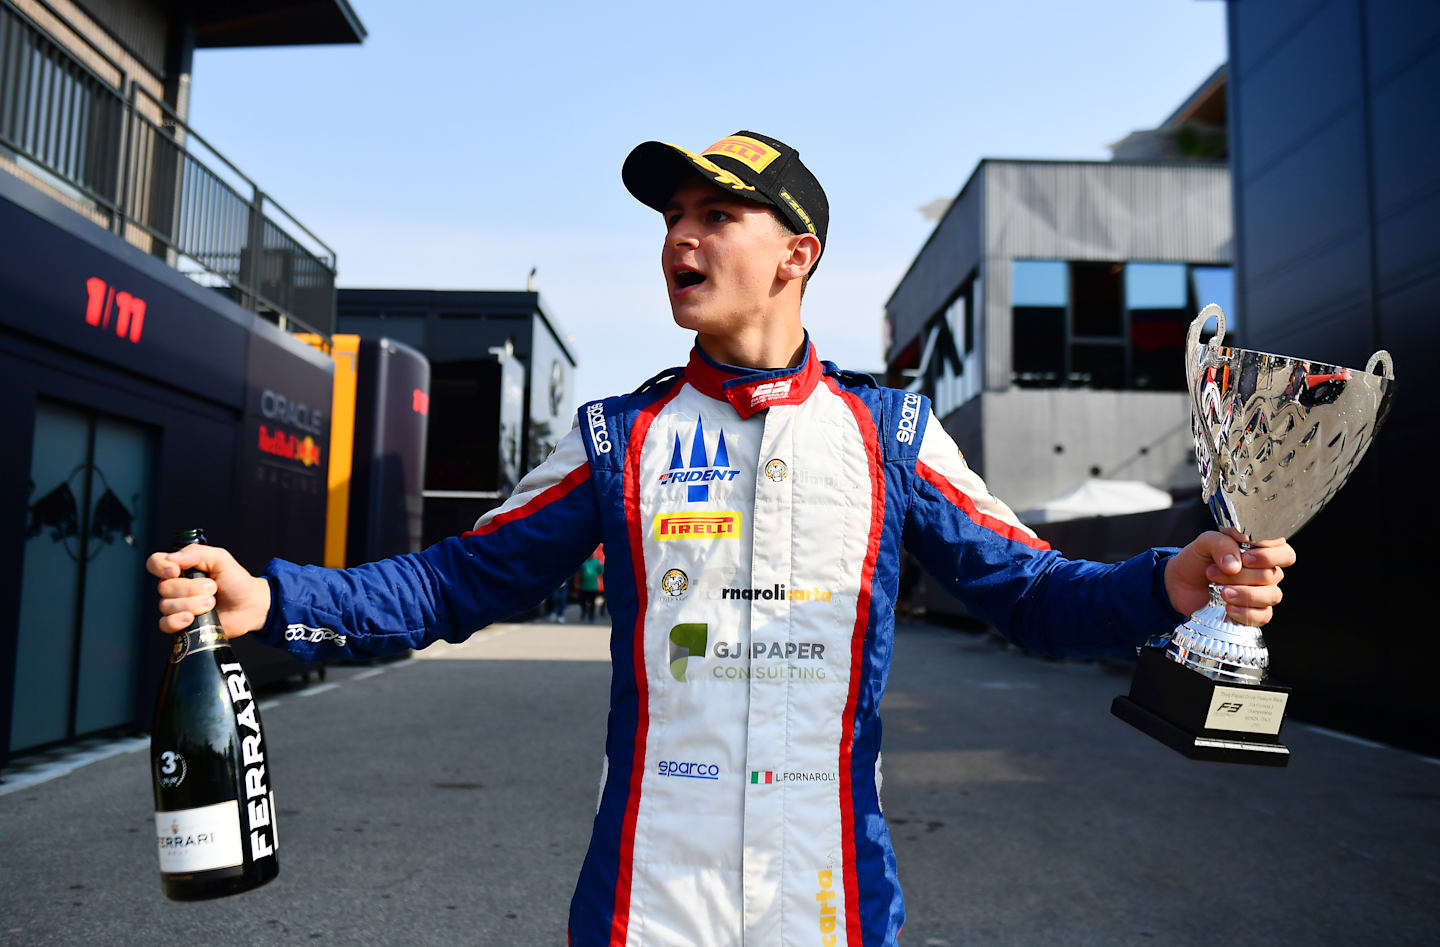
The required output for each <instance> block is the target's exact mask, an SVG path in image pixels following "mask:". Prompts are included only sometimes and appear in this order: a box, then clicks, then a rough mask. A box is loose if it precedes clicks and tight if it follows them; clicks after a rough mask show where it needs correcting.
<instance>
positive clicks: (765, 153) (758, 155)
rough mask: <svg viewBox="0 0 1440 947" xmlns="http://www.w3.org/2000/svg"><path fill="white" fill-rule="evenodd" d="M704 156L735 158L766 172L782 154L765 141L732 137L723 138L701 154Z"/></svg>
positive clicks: (741, 136) (740, 136)
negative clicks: (771, 163)
mask: <svg viewBox="0 0 1440 947" xmlns="http://www.w3.org/2000/svg"><path fill="white" fill-rule="evenodd" d="M700 153H701V154H702V155H725V156H726V157H727V158H735V159H736V160H739V161H743V162H745V163H746V164H748V165H749V166H750V167H752V168H754V169H755V170H756V171H764V170H765V168H766V167H767V166H768V165H769V164H770V162H772V161H774V160H775V159H776V158H778V157H780V152H779V151H778V150H776V149H775V148H772V147H771V146H769V145H767V144H765V143H764V142H763V141H756V140H755V139H753V138H747V137H746V136H744V135H732V136H731V137H729V138H722V139H720V140H719V141H717V142H715V144H713V145H711V146H710V147H709V148H706V149H705V150H704V151H702V152H700Z"/></svg>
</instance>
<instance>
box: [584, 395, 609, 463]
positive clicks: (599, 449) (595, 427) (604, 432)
mask: <svg viewBox="0 0 1440 947" xmlns="http://www.w3.org/2000/svg"><path fill="white" fill-rule="evenodd" d="M585 422H586V423H587V424H588V425H589V427H590V441H591V443H593V444H594V445H595V453H597V454H608V453H610V447H611V443H610V431H609V429H607V428H606V427H605V406H604V405H603V404H601V403H600V402H598V401H597V402H596V403H594V404H592V405H590V406H589V407H588V408H586V409H585Z"/></svg>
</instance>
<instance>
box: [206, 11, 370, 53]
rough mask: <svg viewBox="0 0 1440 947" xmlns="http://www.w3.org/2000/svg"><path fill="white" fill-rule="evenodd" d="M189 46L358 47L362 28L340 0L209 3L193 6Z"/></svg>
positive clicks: (363, 28)
mask: <svg viewBox="0 0 1440 947" xmlns="http://www.w3.org/2000/svg"><path fill="white" fill-rule="evenodd" d="M193 15H194V16H195V17H196V23H195V46H196V48H199V49H209V48H215V47H221V46H306V45H312V44H318V43H359V42H361V41H363V40H364V39H365V26H364V24H362V23H361V22H360V18H359V17H358V16H356V15H355V11H354V10H352V9H351V8H350V4H349V3H347V2H346V0H299V2H286V0H212V2H210V3H205V4H197V5H196V9H195V10H194V14H193Z"/></svg>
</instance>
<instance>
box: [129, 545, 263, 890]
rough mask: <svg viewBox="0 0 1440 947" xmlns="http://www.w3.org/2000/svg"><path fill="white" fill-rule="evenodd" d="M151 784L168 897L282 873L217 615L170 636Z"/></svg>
mask: <svg viewBox="0 0 1440 947" xmlns="http://www.w3.org/2000/svg"><path fill="white" fill-rule="evenodd" d="M204 542H205V534H204V532H203V531H201V530H199V529H192V530H185V531H184V532H182V533H180V534H179V535H178V536H177V537H176V540H175V548H176V549H177V550H178V549H181V548H183V547H185V546H187V545H189V544H191V543H204ZM204 576H205V573H204V572H201V571H200V570H198V569H188V570H186V571H185V577H186V578H187V579H194V578H203V577H204ZM150 775H151V778H152V779H153V781H154V785H155V832H156V842H157V844H158V846H159V850H160V878H161V884H162V885H163V887H164V889H165V896H166V897H168V898H170V899H172V900H175V901H199V900H203V899H206V898H218V897H222V896H224V895H228V894H238V893H239V892H241V891H248V890H250V889H251V888H256V887H259V886H260V885H263V884H265V883H266V882H267V881H269V880H270V879H271V878H274V877H275V876H276V875H277V874H279V872H280V866H279V862H278V861H277V860H276V856H275V849H276V845H277V842H276V837H275V794H274V793H273V792H272V791H271V790H270V761H269V759H267V757H266V755H265V744H264V741H263V739H262V735H261V730H260V708H259V706H258V705H257V702H256V699H255V695H254V693H253V692H252V691H251V690H250V682H249V681H248V680H247V679H246V677H245V671H244V669H243V668H241V666H240V663H239V662H238V661H237V660H236V659H235V652H234V651H233V650H232V649H231V647H230V645H229V643H228V642H227V641H226V640H225V634H224V632H223V631H221V628H220V622H219V619H218V618H216V616H215V610H214V609H211V610H210V611H208V612H206V613H205V614H203V615H200V616H198V617H197V618H196V619H195V621H194V622H192V623H191V625H190V627H189V628H186V629H185V630H184V631H182V632H180V633H178V634H177V635H175V644H174V647H173V648H172V649H171V652H170V660H169V664H167V665H166V667H165V675H164V677H163V678H162V680H161V682H160V699H159V701H158V702H157V704H156V707H155V725H154V726H153V727H152V728H151V731H150Z"/></svg>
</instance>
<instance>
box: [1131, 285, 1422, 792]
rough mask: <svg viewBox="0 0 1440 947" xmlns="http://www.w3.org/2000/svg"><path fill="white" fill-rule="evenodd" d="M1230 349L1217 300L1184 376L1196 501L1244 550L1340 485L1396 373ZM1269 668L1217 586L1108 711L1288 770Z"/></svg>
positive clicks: (1289, 529) (1288, 528)
mask: <svg viewBox="0 0 1440 947" xmlns="http://www.w3.org/2000/svg"><path fill="white" fill-rule="evenodd" d="M1212 318H1213V319H1215V321H1216V330H1215V335H1214V337H1213V338H1211V339H1210V341H1209V342H1207V343H1205V344H1203V345H1202V344H1201V342H1200V331H1201V329H1202V328H1203V327H1204V326H1205V324H1206V323H1207V322H1209V320H1210V319H1212ZM1224 341H1225V313H1224V312H1223V311H1221V309H1220V307H1219V306H1217V305H1215V304H1214V303H1211V304H1210V305H1208V306H1206V307H1205V308H1204V309H1202V310H1201V311H1200V314H1199V315H1198V316H1197V317H1196V318H1195V321H1194V322H1192V323H1190V330H1189V332H1188V333H1187V336H1186V344H1185V374H1186V380H1187V381H1188V383H1189V384H1188V387H1189V392H1190V417H1191V425H1192V430H1193V432H1194V435H1195V459H1196V462H1197V463H1198V465H1199V469H1200V480H1201V498H1202V499H1203V500H1204V501H1205V502H1206V504H1208V505H1209V507H1210V512H1211V514H1212V515H1214V517H1215V522H1216V523H1217V524H1218V525H1219V527H1220V529H1222V530H1224V531H1225V532H1227V533H1229V534H1230V535H1231V536H1234V537H1235V538H1236V539H1237V540H1239V541H1240V546H1241V549H1242V550H1244V549H1248V548H1249V547H1250V545H1251V543H1252V542H1254V541H1258V540H1263V539H1278V538H1282V537H1283V538H1289V537H1291V536H1294V535H1295V533H1296V532H1297V531H1298V530H1299V529H1300V528H1301V527H1302V526H1304V525H1305V524H1306V523H1307V522H1309V521H1310V518H1311V517H1313V516H1314V515H1315V514H1316V513H1318V512H1320V510H1321V509H1322V508H1324V506H1325V504H1327V503H1329V502H1330V500H1331V498H1332V497H1334V496H1335V494H1336V492H1337V491H1339V489H1340V488H1341V487H1342V486H1344V484H1345V481H1346V480H1347V479H1349V477H1350V474H1351V472H1352V471H1354V469H1355V466H1356V465H1357V464H1359V462H1360V459H1361V458H1362V457H1364V456H1365V451H1366V449H1367V448H1368V447H1369V446H1370V443H1371V442H1372V441H1373V440H1374V439H1375V434H1376V432H1377V431H1378V430H1379V428H1380V425H1381V424H1382V423H1383V421H1384V419H1385V414H1386V413H1387V411H1388V408H1389V400H1390V397H1391V393H1392V389H1393V381H1394V377H1395V376H1394V371H1393V366H1392V365H1391V361H1390V354H1389V353H1388V352H1385V351H1383V350H1382V351H1379V352H1376V353H1375V354H1374V355H1372V356H1370V361H1369V362H1368V363H1367V364H1366V366H1365V371H1363V372H1360V371H1353V370H1351V369H1348V368H1342V367H1340V366H1338V365H1326V364H1322V363H1320V362H1312V361H1307V360H1305V359H1298V358H1287V357H1285V356H1281V355H1270V354H1268V353H1265V352H1256V351H1252V350H1250V349H1237V348H1229V347H1226V346H1225V345H1224V344H1223V343H1224ZM1269 663H1270V653H1269V651H1268V650H1267V649H1266V647H1265V639H1264V638H1263V637H1262V636H1261V634H1260V629H1259V628H1254V627H1251V626H1249V625H1241V624H1237V623H1235V622H1233V621H1230V620H1229V618H1228V617H1226V612H1225V604H1224V601H1223V599H1221V597H1220V589H1219V588H1218V587H1217V586H1214V585H1212V586H1211V587H1210V603H1209V604H1208V605H1206V606H1205V607H1203V608H1201V609H1200V610H1199V611H1197V612H1195V613H1194V614H1193V615H1191V616H1190V618H1189V620H1188V621H1186V622H1184V623H1183V624H1181V625H1180V626H1179V627H1178V628H1176V629H1175V631H1174V632H1173V633H1172V634H1171V636H1170V638H1169V641H1168V644H1166V645H1165V646H1164V649H1163V653H1162V649H1161V648H1159V647H1144V648H1141V649H1140V661H1139V664H1138V666H1137V667H1136V671H1135V677H1134V679H1133V680H1132V682H1131V688H1130V695H1129V696H1128V697H1117V698H1116V699H1115V703H1114V704H1113V705H1112V706H1111V710H1112V712H1113V713H1114V714H1115V715H1116V716H1118V717H1120V718H1121V719H1123V720H1125V721H1127V722H1128V723H1131V724H1133V725H1134V726H1136V727H1138V728H1139V729H1141V730H1144V731H1145V732H1146V733H1149V734H1150V735H1151V736H1153V737H1155V738H1157V739H1159V740H1161V741H1162V742H1164V743H1166V744H1167V745H1169V746H1171V747H1173V748H1175V749H1177V750H1179V751H1180V752H1182V753H1184V754H1185V755H1186V756H1189V757H1191V758H1193V759H1206V760H1220V761H1227V762H1245V763H1260V764H1268V765H1274V766H1284V765H1285V764H1286V763H1287V762H1288V761H1289V755H1290V751H1289V750H1288V749H1286V748H1285V747H1284V746H1283V745H1282V744H1281V743H1280V740H1279V733H1280V724H1281V721H1282V720H1283V718H1284V713H1285V702H1286V700H1287V699H1288V696H1289V691H1288V689H1287V688H1285V687H1283V686H1281V685H1277V684H1274V683H1271V682H1268V681H1267V680H1266V677H1267V668H1268V666H1269Z"/></svg>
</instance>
